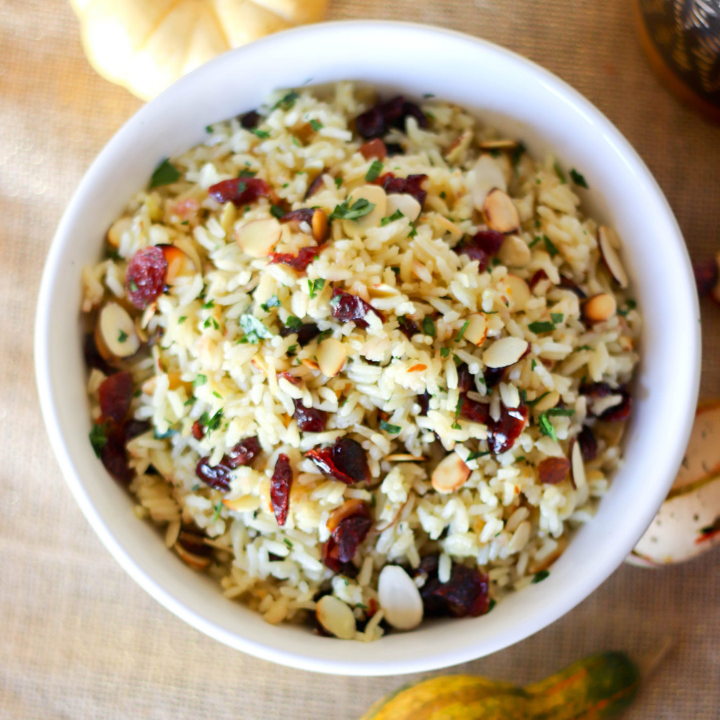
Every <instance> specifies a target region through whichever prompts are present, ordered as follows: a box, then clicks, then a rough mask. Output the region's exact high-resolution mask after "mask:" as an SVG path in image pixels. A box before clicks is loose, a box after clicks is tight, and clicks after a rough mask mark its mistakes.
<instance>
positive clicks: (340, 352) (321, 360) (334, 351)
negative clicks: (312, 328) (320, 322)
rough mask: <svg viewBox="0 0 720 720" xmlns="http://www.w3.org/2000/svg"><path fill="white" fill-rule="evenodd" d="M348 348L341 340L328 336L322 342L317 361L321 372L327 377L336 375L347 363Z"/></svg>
mask: <svg viewBox="0 0 720 720" xmlns="http://www.w3.org/2000/svg"><path fill="white" fill-rule="evenodd" d="M346 357H347V350H346V349H345V345H343V344H342V343H341V342H340V341H339V340H335V338H327V339H325V340H323V341H322V342H321V343H320V346H319V347H318V351H317V361H318V366H319V368H320V372H321V373H322V374H323V375H326V376H327V377H335V376H336V375H337V374H338V373H339V372H340V371H341V370H342V367H343V365H344V364H345V358H346Z"/></svg>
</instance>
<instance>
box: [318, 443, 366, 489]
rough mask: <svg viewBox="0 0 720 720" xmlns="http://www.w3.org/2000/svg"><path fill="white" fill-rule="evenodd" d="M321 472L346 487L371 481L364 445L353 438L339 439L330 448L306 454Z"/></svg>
mask: <svg viewBox="0 0 720 720" xmlns="http://www.w3.org/2000/svg"><path fill="white" fill-rule="evenodd" d="M305 456H306V457H309V458H310V459H311V460H312V461H313V462H314V463H315V465H317V467H318V468H319V470H320V472H321V473H322V474H323V475H326V476H327V477H331V478H335V479H336V480H339V481H340V482H344V483H345V484H346V485H353V484H355V483H356V482H362V481H363V480H365V481H367V480H370V468H369V467H368V463H367V456H366V455H365V450H363V447H362V445H361V444H360V443H359V442H357V441H356V440H353V439H352V438H338V439H337V440H336V441H335V444H334V445H332V446H331V447H329V448H321V449H319V450H318V449H313V450H309V451H308V452H307V453H305Z"/></svg>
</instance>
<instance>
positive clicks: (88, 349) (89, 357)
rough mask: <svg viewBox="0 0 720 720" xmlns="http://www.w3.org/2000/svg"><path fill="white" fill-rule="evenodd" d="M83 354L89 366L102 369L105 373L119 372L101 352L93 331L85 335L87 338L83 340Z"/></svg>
mask: <svg viewBox="0 0 720 720" xmlns="http://www.w3.org/2000/svg"><path fill="white" fill-rule="evenodd" d="M83 356H84V357H85V364H86V365H87V366H88V367H89V368H95V369H96V370H100V372H102V373H104V374H105V375H112V374H113V373H114V372H117V371H116V370H115V368H113V367H111V366H110V365H108V363H107V361H106V360H105V358H104V357H103V356H102V355H101V354H100V351H99V350H98V349H97V344H96V343H95V335H94V334H93V333H88V334H87V335H85V339H84V340H83Z"/></svg>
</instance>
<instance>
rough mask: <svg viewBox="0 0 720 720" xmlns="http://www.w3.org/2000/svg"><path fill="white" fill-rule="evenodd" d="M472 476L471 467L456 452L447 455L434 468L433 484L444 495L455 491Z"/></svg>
mask: <svg viewBox="0 0 720 720" xmlns="http://www.w3.org/2000/svg"><path fill="white" fill-rule="evenodd" d="M469 477H470V468H469V467H468V466H467V465H466V464H465V463H464V461H463V459H462V458H461V457H460V456H459V455H458V454H457V453H456V452H451V453H449V454H448V455H446V456H445V457H444V458H443V459H442V460H441V461H440V462H439V463H438V465H437V467H436V468H435V469H434V470H433V474H432V480H431V482H432V486H433V488H435V490H436V491H437V492H439V493H440V494H442V495H447V494H448V493H451V492H455V490H457V489H458V488H459V487H462V486H463V485H464V484H465V483H466V482H467V479H468V478H469Z"/></svg>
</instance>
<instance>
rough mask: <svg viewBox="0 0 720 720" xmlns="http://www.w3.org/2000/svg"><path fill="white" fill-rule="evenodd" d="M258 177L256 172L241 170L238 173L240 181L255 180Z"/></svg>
mask: <svg viewBox="0 0 720 720" xmlns="http://www.w3.org/2000/svg"><path fill="white" fill-rule="evenodd" d="M256 175H257V173H256V172H255V171H254V170H241V171H240V172H239V173H238V179H239V180H249V179H250V178H254V177H255V176H256Z"/></svg>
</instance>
